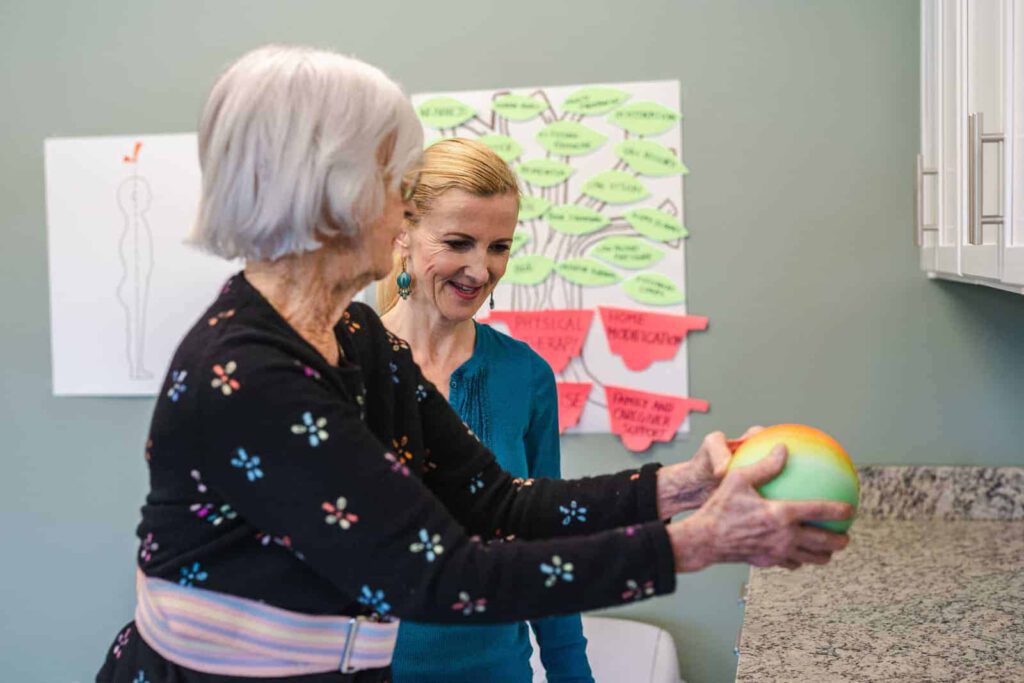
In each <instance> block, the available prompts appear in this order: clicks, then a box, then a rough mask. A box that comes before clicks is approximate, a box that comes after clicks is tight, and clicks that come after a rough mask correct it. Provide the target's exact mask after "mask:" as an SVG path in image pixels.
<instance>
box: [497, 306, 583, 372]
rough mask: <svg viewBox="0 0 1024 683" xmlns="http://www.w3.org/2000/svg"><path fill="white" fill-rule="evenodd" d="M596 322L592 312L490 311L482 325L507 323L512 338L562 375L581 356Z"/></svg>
mask: <svg viewBox="0 0 1024 683" xmlns="http://www.w3.org/2000/svg"><path fill="white" fill-rule="evenodd" d="M593 319H594V312H593V311H591V310H557V311H491V314H490V316H489V317H488V318H487V319H486V320H481V321H480V322H482V323H491V322H499V323H505V324H506V325H508V331H509V334H511V335H512V336H513V337H515V338H516V339H518V340H520V341H524V342H526V343H527V344H529V345H530V348H531V349H533V350H534V351H536V352H537V353H538V354H540V356H541V358H543V359H544V360H546V361H547V362H548V365H550V366H551V369H552V370H554V371H555V372H561V371H562V370H564V369H565V366H566V365H568V364H569V361H570V360H572V358H573V357H574V356H578V355H580V351H581V350H582V349H583V342H584V340H586V338H587V332H588V331H590V321H591V320H593Z"/></svg>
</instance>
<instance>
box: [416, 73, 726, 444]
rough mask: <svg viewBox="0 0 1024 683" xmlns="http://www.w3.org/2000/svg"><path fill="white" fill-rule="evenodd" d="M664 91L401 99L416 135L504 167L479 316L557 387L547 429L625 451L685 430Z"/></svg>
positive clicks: (665, 86)
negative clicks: (552, 421)
mask: <svg viewBox="0 0 1024 683" xmlns="http://www.w3.org/2000/svg"><path fill="white" fill-rule="evenodd" d="M679 102H680V97H679V83H678V82H677V81H654V82H634V83H612V84H601V85H586V86H556V87H526V88H513V89H498V90H477V91H463V92H438V93H427V94H419V95H414V96H413V104H414V106H415V107H416V111H417V113H418V114H419V116H420V120H421V122H422V123H423V127H424V131H425V133H426V141H427V144H428V145H429V144H430V143H431V142H433V141H435V140H438V139H442V138H445V137H468V138H474V139H479V140H480V141H481V142H483V143H485V144H487V145H488V146H489V147H491V148H492V149H493V150H495V152H497V153H498V154H499V155H500V156H501V157H502V158H504V159H505V160H506V161H507V162H508V163H509V164H510V165H511V166H512V168H513V169H514V170H515V171H516V173H517V175H518V177H519V180H520V186H521V189H522V192H523V197H522V202H521V205H520V212H519V223H518V226H517V228H516V232H515V240H514V243H513V251H512V254H511V258H510V259H509V264H508V270H507V271H506V274H505V277H504V278H503V279H502V281H501V283H500V284H499V285H498V287H497V289H496V290H495V294H494V298H495V303H496V308H495V310H494V311H491V312H486V311H481V313H480V314H479V318H480V319H481V322H486V323H489V324H494V325H496V326H499V327H501V328H502V329H504V330H505V331H507V332H508V333H509V334H511V335H512V336H513V337H515V338H517V339H520V340H522V341H525V342H526V343H528V344H530V346H531V347H532V348H533V349H534V350H535V351H537V352H538V353H539V354H540V355H541V356H543V357H544V359H545V360H547V361H548V363H549V364H550V365H551V367H552V369H553V370H554V372H555V374H556V378H557V386H558V399H559V401H558V402H559V429H560V430H562V431H577V432H604V433H608V432H612V433H615V434H617V435H618V436H619V438H620V439H621V440H622V442H623V444H624V445H625V446H626V447H627V448H629V449H630V450H633V451H642V450H646V449H647V448H649V447H650V445H651V443H653V442H655V441H669V440H671V439H672V438H674V436H675V435H676V434H677V433H680V432H682V433H685V432H687V431H688V430H689V423H688V419H687V417H688V415H689V413H690V412H692V411H707V409H708V403H707V402H706V401H703V400H701V399H697V398H693V397H691V396H690V395H689V388H688V382H687V360H686V352H685V346H684V342H685V339H686V336H687V334H688V333H689V332H691V331H694V330H703V329H706V327H707V324H708V321H707V318H704V317H702V316H694V315H688V313H687V308H686V258H685V251H686V249H685V244H686V237H687V234H688V233H687V229H686V227H685V223H684V219H683V178H684V176H685V175H686V174H687V172H688V170H687V168H686V165H685V164H684V163H683V153H682V126H681V122H682V113H681V111H680V104H679Z"/></svg>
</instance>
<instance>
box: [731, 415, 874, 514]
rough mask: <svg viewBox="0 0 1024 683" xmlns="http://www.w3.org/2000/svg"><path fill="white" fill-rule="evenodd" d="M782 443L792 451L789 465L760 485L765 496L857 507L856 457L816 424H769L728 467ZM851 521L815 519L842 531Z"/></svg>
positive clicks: (754, 458)
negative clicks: (827, 501)
mask: <svg viewBox="0 0 1024 683" xmlns="http://www.w3.org/2000/svg"><path fill="white" fill-rule="evenodd" d="M780 443H782V444H785V445H786V448H787V449H788V451H789V456H788V457H787V458H786V465H785V467H784V468H783V469H782V472H780V473H779V474H778V476H776V477H775V478H774V479H772V480H771V481H769V482H768V483H766V484H764V485H762V486H761V487H759V488H758V492H759V493H760V494H761V495H762V496H764V497H765V498H769V499H771V500H835V501H839V502H843V503H849V504H850V505H852V506H853V507H854V509H856V508H857V504H858V502H859V499H860V478H859V477H858V476H857V469H856V468H855V467H854V466H853V461H851V460H850V456H849V455H847V453H846V450H845V449H843V447H842V446H841V445H839V442H838V441H836V440H835V439H833V438H832V437H831V436H829V435H828V434H826V433H825V432H823V431H821V430H820V429H815V428H814V427H808V426H806V425H800V424H781V425H774V426H772V427H766V428H765V429H763V430H762V431H760V432H758V433H757V434H755V435H753V436H752V437H750V438H749V439H747V440H746V441H744V442H743V443H742V444H741V445H740V447H739V448H737V449H736V452H735V453H734V454H733V457H732V460H730V461H729V469H730V470H731V469H733V468H735V467H745V466H747V465H751V464H753V463H755V462H757V461H758V460H760V459H761V458H764V457H766V456H767V455H768V454H769V453H771V451H772V449H773V448H774V447H775V446H776V445H777V444H780ZM852 523H853V519H852V518H851V519H846V520H842V521H823V522H812V524H814V525H816V526H820V527H823V528H825V529H829V530H831V531H837V532H839V533H846V530H847V529H849V528H850V525H851V524H852Z"/></svg>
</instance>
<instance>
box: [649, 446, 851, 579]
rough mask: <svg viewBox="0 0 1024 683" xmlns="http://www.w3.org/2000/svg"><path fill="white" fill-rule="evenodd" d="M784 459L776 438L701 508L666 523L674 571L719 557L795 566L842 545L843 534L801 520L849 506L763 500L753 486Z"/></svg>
mask: <svg viewBox="0 0 1024 683" xmlns="http://www.w3.org/2000/svg"><path fill="white" fill-rule="evenodd" d="M709 438H710V437H709ZM705 441H707V440H705ZM716 448H717V446H716ZM785 464H786V447H785V446H783V445H782V444H779V445H778V446H776V447H775V448H774V449H773V450H772V452H771V453H770V454H769V455H768V457H766V458H764V459H762V460H759V461H758V462H756V463H754V464H752V465H749V466H747V467H741V468H738V469H735V470H732V471H731V472H729V474H728V475H726V476H725V477H724V479H723V480H722V483H721V485H720V486H719V487H718V489H717V490H715V492H714V493H712V494H711V496H710V497H709V498H708V500H707V502H706V503H705V504H704V505H703V506H702V507H701V508H700V510H698V511H697V512H695V513H694V514H693V515H691V516H690V517H688V518H686V519H684V520H682V521H680V522H675V523H673V524H670V525H669V527H668V532H669V538H670V539H671V541H672V548H673V551H674V553H675V559H676V571H678V572H688V571H697V570H699V569H703V568H704V567H707V566H708V565H711V564H715V563H717V562H748V563H750V564H752V565H754V566H755V567H771V566H775V565H779V566H782V567H786V568H787V569H796V568H797V567H799V566H800V565H802V564H805V563H807V564H825V563H827V562H828V561H829V560H830V559H831V557H832V553H834V552H836V551H838V550H842V549H843V548H845V547H846V544H847V543H848V542H849V539H848V538H847V536H846V535H845V534H837V533H834V532H831V531H826V530H825V529H820V528H818V527H813V526H807V525H805V524H804V522H810V521H826V520H840V519H848V518H849V517H850V516H851V515H852V514H853V507H852V506H850V505H848V504H847V503H836V502H832V501H776V500H766V499H765V498H762V497H761V495H760V494H759V493H758V492H757V490H756V487H757V486H760V485H762V484H764V483H766V482H768V481H770V480H771V479H773V478H774V477H775V476H776V475H777V474H778V473H779V472H781V471H782V468H783V466H784V465H785Z"/></svg>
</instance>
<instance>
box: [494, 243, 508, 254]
mask: <svg viewBox="0 0 1024 683" xmlns="http://www.w3.org/2000/svg"><path fill="white" fill-rule="evenodd" d="M491 249H493V250H494V251H496V252H498V253H499V254H504V253H505V252H506V251H508V250H509V249H511V245H508V244H495V245H493V246H491Z"/></svg>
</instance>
